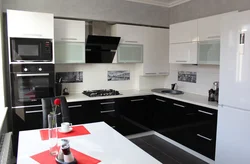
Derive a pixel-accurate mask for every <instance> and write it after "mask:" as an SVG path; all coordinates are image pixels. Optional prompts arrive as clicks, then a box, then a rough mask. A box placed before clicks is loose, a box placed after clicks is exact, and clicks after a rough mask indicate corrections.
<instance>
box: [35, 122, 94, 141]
mask: <svg viewBox="0 0 250 164" xmlns="http://www.w3.org/2000/svg"><path fill="white" fill-rule="evenodd" d="M86 134H90V132H89V131H88V130H87V129H86V128H85V127H84V126H82V125H80V126H72V131H71V132H69V133H60V132H58V134H57V135H58V138H66V137H73V136H80V135H86ZM40 135H41V139H42V140H48V139H49V135H48V129H42V130H40Z"/></svg>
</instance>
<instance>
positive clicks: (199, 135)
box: [197, 134, 212, 141]
mask: <svg viewBox="0 0 250 164" xmlns="http://www.w3.org/2000/svg"><path fill="white" fill-rule="evenodd" d="M197 136H198V137H200V138H203V139H205V140H208V141H212V138H208V137H205V136H203V135H201V134H197Z"/></svg>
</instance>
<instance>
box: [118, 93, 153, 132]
mask: <svg viewBox="0 0 250 164" xmlns="http://www.w3.org/2000/svg"><path fill="white" fill-rule="evenodd" d="M118 102H119V109H120V118H121V122H120V125H121V127H122V130H121V134H123V135H131V134H136V133H142V132H147V131H150V130H151V129H150V127H151V126H152V113H151V109H150V98H149V96H137V97H128V98H122V99H119V100H118Z"/></svg>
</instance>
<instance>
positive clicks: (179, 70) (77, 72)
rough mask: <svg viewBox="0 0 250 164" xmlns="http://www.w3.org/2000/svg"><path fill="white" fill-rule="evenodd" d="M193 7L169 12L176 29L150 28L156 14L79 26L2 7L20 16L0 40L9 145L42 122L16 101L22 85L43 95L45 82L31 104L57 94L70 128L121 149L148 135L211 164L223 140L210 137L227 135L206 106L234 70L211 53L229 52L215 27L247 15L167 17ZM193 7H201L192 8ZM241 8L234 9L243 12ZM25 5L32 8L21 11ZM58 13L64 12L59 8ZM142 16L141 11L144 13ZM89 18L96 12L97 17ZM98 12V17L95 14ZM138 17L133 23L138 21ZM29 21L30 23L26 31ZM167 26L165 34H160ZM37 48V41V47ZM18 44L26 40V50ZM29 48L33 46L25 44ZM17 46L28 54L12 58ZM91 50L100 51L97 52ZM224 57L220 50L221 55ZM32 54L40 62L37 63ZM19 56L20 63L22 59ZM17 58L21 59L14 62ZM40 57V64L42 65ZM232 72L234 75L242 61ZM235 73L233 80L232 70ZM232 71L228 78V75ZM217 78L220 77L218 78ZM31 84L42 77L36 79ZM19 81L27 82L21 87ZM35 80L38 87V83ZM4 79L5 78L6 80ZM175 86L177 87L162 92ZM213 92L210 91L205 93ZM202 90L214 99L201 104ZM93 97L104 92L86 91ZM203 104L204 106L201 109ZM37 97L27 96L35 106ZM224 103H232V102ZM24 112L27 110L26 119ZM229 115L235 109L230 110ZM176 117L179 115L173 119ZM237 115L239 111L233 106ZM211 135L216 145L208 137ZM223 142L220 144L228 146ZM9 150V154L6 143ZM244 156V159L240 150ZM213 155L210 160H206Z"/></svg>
mask: <svg viewBox="0 0 250 164" xmlns="http://www.w3.org/2000/svg"><path fill="white" fill-rule="evenodd" d="M194 1H195V0H191V1H189V2H186V3H183V4H178V5H176V6H173V7H171V8H170V11H168V12H170V18H171V14H172V16H173V17H174V18H176V20H175V19H174V20H173V18H172V19H170V20H168V19H169V18H166V20H165V21H162V20H158V21H157V20H156V19H155V18H153V17H154V16H155V17H156V18H157V17H159V16H160V15H161V14H162V13H164V12H165V8H164V9H163V7H158V6H157V9H159V12H157V14H159V15H157V14H155V15H154V16H152V15H150V16H149V17H152V18H153V19H152V22H148V20H147V19H144V20H143V19H140V20H139V19H136V21H133V20H130V21H128V20H126V19H127V18H126V17H122V16H121V17H120V18H117V17H114V18H113V17H105V18H102V16H100V15H99V14H97V15H98V16H97V15H95V14H93V15H86V16H84V17H83V16H82V11H79V13H75V12H72V13H71V14H70V13H63V12H60V11H58V10H54V9H51V8H49V9H45V10H42V9H40V10H37V11H36V10H35V9H32V8H33V7H34V8H38V9H39V4H32V3H33V2H31V1H27V3H28V2H29V4H30V6H24V5H23V4H15V3H11V2H4V10H6V9H15V10H20V11H14V10H7V24H8V27H7V28H8V35H7V38H6V41H7V40H8V46H9V47H8V48H9V54H6V56H7V59H6V60H8V63H9V64H7V67H9V69H10V70H9V79H11V81H10V82H9V84H10V85H7V86H8V87H9V88H11V89H12V90H10V92H12V93H11V94H12V96H10V97H11V98H12V100H11V102H12V103H13V104H11V107H10V108H12V109H13V110H12V111H13V113H12V114H13V115H14V117H13V121H12V123H13V129H12V130H13V136H15V137H16V141H17V140H18V138H17V137H18V135H17V134H18V132H19V131H22V130H30V129H39V128H42V122H43V120H42V114H41V110H42V109H41V105H40V104H37V103H36V102H35V99H36V98H34V95H28V97H25V96H27V95H25V96H24V95H21V94H25V92H27V91H25V89H27V88H33V87H32V86H30V85H31V83H30V82H31V81H32V82H36V84H33V86H36V85H44V84H45V83H44V82H47V83H46V85H49V86H50V87H48V88H47V89H48V90H47V89H45V90H43V88H41V90H40V91H39V90H38V91H36V92H37V93H38V92H39V93H41V95H42V97H41V98H45V97H51V96H50V95H51V94H52V93H51V92H52V91H51V89H52V90H53V88H54V84H55V82H56V88H57V89H59V90H60V91H61V93H60V91H59V92H58V91H57V92H58V95H61V94H63V95H65V97H66V100H67V102H68V107H69V111H70V116H71V122H72V123H73V124H74V125H76V124H85V123H93V122H97V121H105V122H106V123H107V124H108V125H109V126H111V127H113V128H114V129H115V130H116V131H118V132H119V133H120V134H122V135H123V136H126V137H127V138H128V139H131V141H133V139H136V138H140V137H145V136H148V135H156V136H158V137H159V138H161V139H163V140H165V141H167V142H169V143H171V144H174V145H175V146H176V147H179V148H181V149H182V150H185V151H186V152H188V153H190V154H192V155H193V156H195V157H198V158H199V159H201V160H203V161H205V162H207V163H213V162H214V161H215V162H216V153H217V152H220V151H222V152H224V151H225V149H224V148H225V147H226V146H225V145H223V147H221V146H220V145H219V147H218V146H216V144H217V145H218V144H219V143H223V142H218V139H219V141H221V138H223V137H222V136H223V135H224V134H223V135H222V134H221V133H220V131H219V132H218V127H221V126H223V128H224V129H226V128H227V127H228V126H227V125H225V124H224V123H221V124H219V125H218V121H217V119H218V117H219V116H218V113H219V112H220V111H223V109H222V110H218V108H221V107H218V103H217V102H216V100H218V92H217V93H216V90H217V88H218V86H217V85H218V83H217V81H220V94H219V96H221V94H222V95H232V93H231V92H229V89H226V87H228V86H229V87H230V86H234V83H233V79H230V78H231V76H228V77H226V75H228V73H227V72H229V71H233V70H227V69H226V68H227V66H226V65H225V64H226V63H230V62H231V65H235V63H233V62H232V61H230V60H228V58H226V57H225V56H223V55H222V53H221V52H227V53H229V52H228V51H227V50H226V47H227V46H226V44H227V43H226V42H225V40H227V39H226V38H225V37H226V36H227V33H226V31H227V30H228V29H226V28H225V27H224V26H222V27H223V28H225V29H223V31H225V33H222V32H221V28H222V27H221V26H220V23H221V22H223V21H225V22H226V23H231V22H230V21H229V20H227V18H228V17H235V18H236V19H237V18H238V17H240V16H241V17H246V16H245V15H247V14H248V13H247V11H245V12H238V11H234V10H243V9H242V8H243V7H242V8H240V7H239V6H238V7H239V8H233V9H231V8H230V10H225V9H223V10H221V11H219V12H218V11H217V12H214V13H210V14H207V15H202V14H200V12H201V11H200V12H198V13H199V15H198V16H197V15H187V17H188V16H189V17H191V18H192V19H190V18H185V17H184V16H183V15H181V14H180V13H179V12H180V11H179V12H178V14H179V15H178V14H177V13H175V12H177V11H178V10H179V9H180V8H181V7H182V6H185V5H190V4H192V5H193V6H194V4H195V2H194ZM52 3H55V2H52ZM120 3H121V5H124V6H126V3H129V4H130V3H132V4H133V5H132V6H134V8H136V6H137V7H138V8H141V9H142V10H146V11H150V10H152V8H156V5H148V4H147V5H146V4H140V3H136V2H126V3H125V2H123V1H122V2H120ZM203 3H205V2H203ZM199 4H200V6H202V5H204V4H202V3H201V2H199ZM215 4H216V3H215ZM243 4H244V3H243ZM243 4H242V6H244V5H243ZM15 5H16V6H15ZM32 5H33V7H31V6H32ZM40 5H41V4H40ZM64 5H65V6H67V4H64ZM89 5H90V6H91V5H93V4H91V3H90V4H89ZM106 5H107V6H109V5H111V4H110V3H108V4H106ZM139 5H140V7H139ZM230 5H232V4H230ZM65 6H64V7H65ZM104 6H105V5H104ZM107 6H106V7H107ZM111 6H112V5H111ZM149 6H150V9H148V8H147V7H149ZM152 6H153V7H152ZM62 7H63V6H62ZM144 7H145V8H144ZM210 7H212V5H211V6H210ZM213 7H214V6H213ZM244 7H245V6H244ZM55 8H56V7H55ZM221 8H223V7H221ZM248 9H249V8H248ZM21 10H26V11H32V12H24V11H21ZM52 10H53V11H52ZM97 10H99V9H98V8H97ZM134 10H135V9H134ZM34 11H36V13H34ZM38 11H39V12H38ZM41 11H42V12H41ZM84 11H86V10H84ZM87 11H88V10H87ZM174 11H175V12H174ZM15 12H17V13H15ZM100 12H103V11H102V10H100ZM122 12H123V10H121V13H119V14H121V15H123V13H122ZM90 13H91V12H90ZM119 14H118V15H119ZM138 14H139V13H138ZM138 14H135V15H136V16H138ZM174 14H176V15H174ZM35 15H37V17H36V18H35V19H36V22H35V23H34V20H33V19H34V16H35ZM136 16H134V17H136ZM24 18H26V19H24ZM86 18H87V19H86ZM90 18H91V19H90ZM107 19H108V20H107ZM111 19H112V20H111ZM119 19H120V20H119ZM178 19H179V20H178ZM39 20H40V23H39ZM100 20H102V21H100ZM137 20H138V22H137ZM150 20H151V18H150ZM25 21H26V22H25ZM140 21H141V22H140ZM121 22H122V23H121ZM179 22H181V23H179ZM169 23H170V25H166V24H169ZM239 23H241V22H239ZM246 23H247V20H246ZM246 23H245V24H246ZM232 24H233V23H232ZM232 24H231V26H232ZM242 24H244V22H242ZM142 25H143V26H142ZM211 25H213V26H211ZM168 26H169V28H168ZM12 27H13V28H12ZM16 27H19V28H16ZM41 27H42V28H41ZM234 28H236V27H234ZM245 28H246V27H245ZM246 30H247V29H246ZM24 35H25V37H24ZM235 35H236V34H235ZM239 35H240V36H239V38H240V37H241V40H240V41H241V44H240V45H242V46H241V47H243V48H242V49H241V51H240V52H241V53H242V54H244V41H245V38H247V33H244V31H243V32H242V33H240V34H239ZM19 38H29V39H23V40H22V39H19ZM38 38H39V39H38ZM44 38H45V39H46V40H43V39H44ZM236 38H237V37H236ZM223 39H224V40H223ZM28 40H32V42H29V41H28ZM35 40H36V41H37V40H38V41H39V42H35ZM118 40H119V41H118ZM235 40H237V39H235ZM246 41H247V39H246ZM235 42H236V41H235ZM30 43H31V44H30ZM27 44H29V46H28V47H26V48H25V46H24V47H23V48H21V50H20V48H18V47H19V46H20V47H22V45H27ZM38 44H44V45H45V49H44V50H42V49H40V50H39V54H38V56H39V58H38V57H36V58H31V57H32V55H34V53H35V54H37V51H38V50H35V49H33V48H34V46H32V45H38ZM15 46H16V47H15ZM13 47H15V48H13ZM99 47H101V48H102V49H101V50H100V49H99ZM221 47H222V48H221ZM224 47H225V49H223V48H224ZM232 47H233V46H232ZM13 50H14V51H17V54H19V56H17V55H16V56H15V53H13V52H12V53H11V51H13ZM26 50H29V51H31V55H30V56H27V53H24V52H25V51H26ZM232 50H233V48H232ZM18 51H19V52H18ZM20 51H21V52H20ZM41 51H44V52H46V53H40V52H41ZM97 51H98V52H97ZM93 52H95V55H99V56H95V58H93V54H91V53H93ZM246 52H247V51H246ZM32 53H33V54H32ZM13 54H14V56H13ZM22 54H24V55H23V56H22ZM40 54H51V55H52V56H51V55H48V56H51V58H48V56H44V55H40ZM72 54H75V55H72ZM152 54H153V55H152ZM20 56H22V59H18V58H15V57H20ZM40 57H46V59H45V60H47V61H45V60H44V59H43V58H40ZM27 60H28V61H27ZM44 61H45V62H44ZM222 61H224V62H222ZM225 61H226V62H225ZM239 62H241V65H242V62H243V61H242V59H241V60H240V61H239ZM45 64H48V65H45ZM239 64H240V63H239ZM19 65H21V66H19ZM50 66H51V67H50ZM245 67H246V68H248V67H247V66H245ZM237 69H240V70H241V68H237ZM237 69H236V68H235V70H237ZM240 70H238V71H240ZM223 71H224V72H226V73H224V74H222V73H223ZM241 72H242V70H241ZM234 73H235V72H234ZM234 73H233V74H234ZM6 74H8V73H6ZM34 74H39V75H41V74H42V75H43V76H40V77H39V78H36V77H35V76H34ZM28 75H31V76H29V77H28ZM45 75H46V77H47V76H48V78H44V76H45ZM53 75H54V76H55V77H54V78H53ZM6 76H7V77H8V75H6ZM222 78H223V79H227V80H229V82H230V81H232V83H229V82H228V81H226V80H221V79H222ZM237 78H238V82H239V80H241V79H242V76H241V75H237ZM6 79H8V78H6ZM13 79H15V80H13ZM27 79H28V80H27ZM29 79H32V80H29ZM36 79H38V80H36ZM53 80H54V81H53ZM214 82H216V83H214ZM61 83H62V84H61ZM175 83H177V85H171V84H175ZM221 83H222V84H227V83H228V86H226V85H225V87H222V88H221ZM27 84H28V85H27ZM214 84H215V86H213V85H214ZM22 85H23V86H22ZM25 85H26V86H25ZM17 86H18V87H17ZM20 86H22V87H20ZM223 86H224V85H223ZM171 87H173V90H174V91H175V92H177V91H176V90H179V91H182V92H184V94H180V95H176V94H170V93H161V92H162V91H164V92H171V93H172V92H173V90H171ZM244 87H245V86H244ZM155 88H165V89H164V90H156V92H152V91H151V90H152V89H155ZM211 88H213V89H214V90H212V92H211V94H209V90H210V89H211ZM22 89H23V90H22ZM99 89H104V90H102V91H96V90H99ZM109 89H113V90H109ZM167 89H170V90H167ZM234 89H235V88H234ZM244 89H245V90H247V88H241V87H237V90H236V89H235V90H234V93H242V96H239V98H242V99H243V100H245V98H244V96H245V97H246V95H245V92H244ZM20 90H22V91H20ZM92 90H94V91H92ZM221 90H222V91H221ZM16 91H17V92H16ZM223 91H224V92H223ZM82 92H83V93H84V94H82ZM159 92H160V93H159ZM44 94H45V95H44ZM13 95H14V96H13ZM209 95H210V96H211V97H210V98H211V99H212V100H213V101H208V99H209ZM39 96H40V95H39ZM39 96H38V95H36V97H39ZM18 97H19V100H18ZM216 97H217V98H216ZM228 98H229V97H228ZM230 98H231V97H230ZM21 99H23V100H27V99H30V102H24V101H23V103H21V104H20V100H21ZM16 100H18V101H16ZM224 102H226V99H224ZM231 102H234V101H233V99H232V100H231ZM244 103H247V102H244ZM219 104H220V101H219ZM27 105H28V106H32V107H31V108H29V109H28V108H27ZM34 105H35V106H34ZM24 106H25V107H24ZM230 106H231V107H236V106H238V105H237V104H230ZM184 108H185V110H183V109H184ZM222 108H223V107H222ZM240 108H241V109H245V107H244V106H243V105H242V106H241V107H240ZM166 109H168V110H166ZM39 111H40V113H39ZM31 114H32V115H31ZM33 114H34V115H33ZM35 116H36V117H35ZM238 119H240V116H239V118H238ZM217 125H218V126H217ZM234 126H236V125H234ZM223 128H222V130H223ZM226 132H227V133H230V132H229V131H225V134H226ZM218 134H220V135H219V136H218ZM246 135H247V134H246ZM232 139H233V137H232ZM216 140H217V143H216ZM228 142H229V143H230V139H228ZM13 144H14V145H15V144H17V143H15V139H14V141H13ZM241 146H242V147H244V146H243V145H241ZM139 147H140V146H139ZM220 148H221V149H220ZM222 148H223V150H222ZM244 148H245V149H246V150H248V149H247V148H246V147H244ZM216 149H217V151H215V150H216ZM220 153H221V152H220ZM229 153H232V152H229ZM149 154H150V153H149ZM222 154H223V153H222ZM152 156H153V155H152ZM155 158H156V157H155ZM223 158H224V157H223V156H220V155H219V156H218V158H217V159H218V161H219V162H218V163H223V162H224V159H223ZM241 158H245V157H243V156H240V155H239V156H237V158H236V157H235V159H231V161H233V160H237V159H241ZM157 160H160V159H157ZM245 160H246V161H247V160H248V159H245ZM246 161H245V162H246ZM163 163H164V162H163ZM228 163H230V162H228ZM242 163H244V162H242Z"/></svg>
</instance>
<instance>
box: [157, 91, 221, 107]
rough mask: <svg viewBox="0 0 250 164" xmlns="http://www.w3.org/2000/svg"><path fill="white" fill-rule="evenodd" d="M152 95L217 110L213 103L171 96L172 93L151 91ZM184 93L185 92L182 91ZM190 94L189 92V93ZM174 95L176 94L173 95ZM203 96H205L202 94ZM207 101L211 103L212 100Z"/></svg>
mask: <svg viewBox="0 0 250 164" xmlns="http://www.w3.org/2000/svg"><path fill="white" fill-rule="evenodd" d="M153 94H154V95H156V96H160V97H165V98H169V99H173V100H178V101H182V102H185V103H189V104H194V105H198V106H202V107H207V108H211V109H215V110H218V106H214V105H209V104H205V103H200V102H196V101H191V100H185V99H182V98H178V97H173V96H172V95H167V94H164V95H163V94H160V93H155V92H153ZM184 94H185V93H184ZM189 94H191V93H189ZM175 96H176V95H175ZM204 97H205V96H204ZM207 103H213V102H209V101H207Z"/></svg>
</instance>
